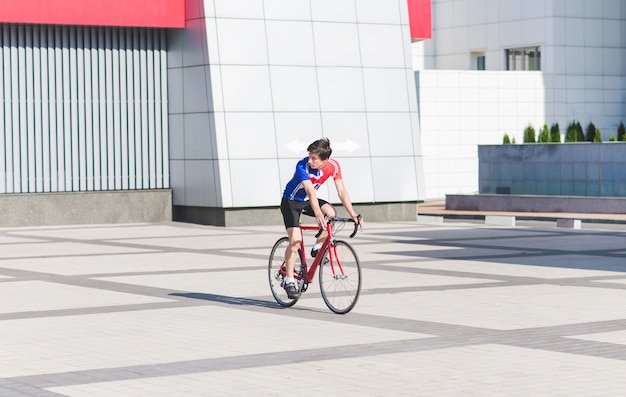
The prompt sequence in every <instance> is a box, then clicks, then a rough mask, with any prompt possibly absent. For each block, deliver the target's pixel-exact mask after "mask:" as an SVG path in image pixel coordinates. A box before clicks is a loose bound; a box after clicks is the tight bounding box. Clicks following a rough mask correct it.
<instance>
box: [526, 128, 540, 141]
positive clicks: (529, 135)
mask: <svg viewBox="0 0 626 397" xmlns="http://www.w3.org/2000/svg"><path fill="white" fill-rule="evenodd" d="M536 141H537V140H536V138H535V128H534V127H533V126H532V125H530V124H528V125H527V126H526V128H525V129H524V143H535V142H536Z"/></svg>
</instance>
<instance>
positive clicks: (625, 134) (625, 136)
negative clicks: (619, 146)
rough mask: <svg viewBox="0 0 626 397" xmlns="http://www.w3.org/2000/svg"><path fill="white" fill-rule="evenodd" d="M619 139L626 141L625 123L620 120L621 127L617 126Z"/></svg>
mask: <svg viewBox="0 0 626 397" xmlns="http://www.w3.org/2000/svg"><path fill="white" fill-rule="evenodd" d="M617 140H618V141H620V142H623V141H626V128H624V123H622V122H621V121H620V122H619V127H617Z"/></svg>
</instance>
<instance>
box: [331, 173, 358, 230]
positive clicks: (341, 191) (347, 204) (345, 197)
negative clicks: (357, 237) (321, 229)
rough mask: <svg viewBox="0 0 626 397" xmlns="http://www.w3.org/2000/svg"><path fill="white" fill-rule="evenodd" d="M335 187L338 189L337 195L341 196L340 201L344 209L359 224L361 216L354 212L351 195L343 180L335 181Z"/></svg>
mask: <svg viewBox="0 0 626 397" xmlns="http://www.w3.org/2000/svg"><path fill="white" fill-rule="evenodd" d="M335 187H336V188H337V195H338V196H339V200H341V204H343V208H345V209H346V211H348V214H350V217H351V218H352V219H354V221H355V222H356V223H359V218H358V216H359V215H358V214H357V213H356V212H355V211H354V208H353V207H352V201H351V200H350V195H349V194H348V191H347V190H346V187H345V185H344V184H343V179H335ZM361 223H362V221H361Z"/></svg>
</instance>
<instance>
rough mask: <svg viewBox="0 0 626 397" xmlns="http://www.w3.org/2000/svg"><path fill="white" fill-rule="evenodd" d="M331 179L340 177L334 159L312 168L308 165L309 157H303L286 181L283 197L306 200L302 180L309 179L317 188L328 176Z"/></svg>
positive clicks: (337, 165)
mask: <svg viewBox="0 0 626 397" xmlns="http://www.w3.org/2000/svg"><path fill="white" fill-rule="evenodd" d="M330 177H332V178H333V180H338V179H341V167H339V163H338V162H337V161H336V160H333V159H328V160H327V161H326V162H325V163H324V165H323V166H322V167H321V168H319V169H317V170H316V169H313V168H311V166H310V165H309V158H308V157H305V158H303V159H302V160H300V161H298V164H296V172H295V174H294V175H293V178H291V180H290V181H289V183H287V187H285V191H284V192H283V197H284V198H286V199H287V200H295V201H306V200H308V197H307V194H306V191H305V190H304V186H302V182H303V181H306V180H309V181H311V183H313V187H314V188H315V190H317V189H318V188H319V187H320V186H322V184H323V183H324V182H326V180H327V179H328V178H330Z"/></svg>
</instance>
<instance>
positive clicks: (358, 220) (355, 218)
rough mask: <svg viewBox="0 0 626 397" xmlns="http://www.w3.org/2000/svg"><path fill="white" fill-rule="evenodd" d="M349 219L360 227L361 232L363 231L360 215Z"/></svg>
mask: <svg viewBox="0 0 626 397" xmlns="http://www.w3.org/2000/svg"><path fill="white" fill-rule="evenodd" d="M351 218H352V220H353V221H354V223H355V224H357V225H359V226H360V227H361V230H363V217H362V216H361V214H354V215H351Z"/></svg>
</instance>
